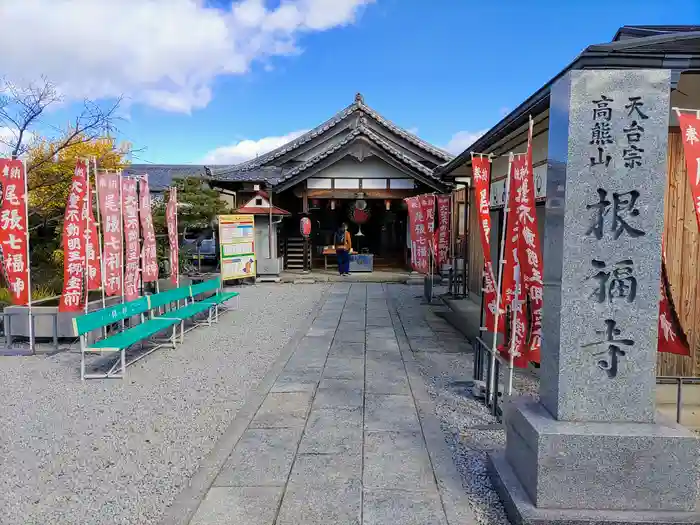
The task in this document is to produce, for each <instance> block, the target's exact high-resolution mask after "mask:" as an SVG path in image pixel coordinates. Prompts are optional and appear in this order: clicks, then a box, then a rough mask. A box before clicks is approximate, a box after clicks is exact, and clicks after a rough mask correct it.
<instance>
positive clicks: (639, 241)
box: [542, 71, 669, 422]
mask: <svg viewBox="0 0 700 525" xmlns="http://www.w3.org/2000/svg"><path fill="white" fill-rule="evenodd" d="M587 73H588V72H585V71H583V72H581V73H580V74H578V75H575V76H572V81H571V105H570V109H569V141H568V162H567V168H566V178H565V180H564V181H562V182H564V183H565V187H566V194H565V206H564V235H563V239H562V243H563V247H562V252H563V253H562V259H563V260H562V282H561V310H560V312H558V314H559V316H560V319H559V329H560V334H559V335H560V341H557V342H556V343H554V344H559V356H558V357H559V360H558V361H559V362H558V366H559V372H558V373H559V376H558V383H557V384H556V385H555V387H554V388H549V387H545V391H544V393H543V396H542V399H543V402H544V404H545V406H547V407H548V408H549V409H550V411H551V412H552V413H553V414H555V415H556V416H557V418H558V419H562V420H571V421H638V422H650V421H653V418H654V398H653V395H652V389H653V385H654V374H655V362H656V345H657V333H656V330H657V326H658V308H659V279H660V257H661V234H662V229H663V201H664V190H665V180H664V177H661V176H659V174H663V173H665V170H666V144H667V140H668V115H669V89H668V74H667V72H663V71H659V72H644V74H641V73H640V72H635V71H629V72H626V73H625V74H624V75H622V76H621V75H620V72H617V71H611V72H606V71H596V72H595V74H593V73H590V74H587ZM622 407H624V409H623V408H622Z"/></svg>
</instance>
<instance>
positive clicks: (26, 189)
mask: <svg viewBox="0 0 700 525" xmlns="http://www.w3.org/2000/svg"><path fill="white" fill-rule="evenodd" d="M21 162H22V168H23V169H22V171H23V172H24V218H25V221H26V225H25V226H26V231H25V233H26V235H27V239H26V243H27V292H28V295H27V316H28V317H27V319H28V321H29V328H28V330H27V333H28V334H29V351H30V352H31V353H32V354H35V353H36V350H35V348H34V322H33V318H32V257H31V253H30V251H29V174H28V173H27V164H26V163H25V162H24V161H21Z"/></svg>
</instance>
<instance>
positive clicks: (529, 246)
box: [515, 127, 544, 363]
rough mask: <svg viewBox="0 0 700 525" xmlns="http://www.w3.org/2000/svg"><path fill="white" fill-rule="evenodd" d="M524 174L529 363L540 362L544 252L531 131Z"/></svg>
mask: <svg viewBox="0 0 700 525" xmlns="http://www.w3.org/2000/svg"><path fill="white" fill-rule="evenodd" d="M524 170H525V171H524V172H523V174H522V182H521V191H520V193H519V194H518V195H516V196H515V201H516V203H517V205H518V208H517V215H518V221H519V222H520V228H521V242H522V253H523V256H522V277H523V286H524V292H525V295H526V296H527V297H529V298H530V339H529V355H528V359H529V360H530V361H533V362H535V363H539V362H540V350H541V348H542V307H543V306H544V303H543V292H544V288H543V287H544V284H543V281H542V249H541V248H540V234H539V230H538V225H537V214H536V213H535V176H534V170H533V168H532V127H530V131H529V133H528V142H527V154H526V155H525V166H524Z"/></svg>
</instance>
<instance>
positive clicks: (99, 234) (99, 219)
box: [92, 157, 107, 308]
mask: <svg viewBox="0 0 700 525" xmlns="http://www.w3.org/2000/svg"><path fill="white" fill-rule="evenodd" d="M92 162H93V166H94V171H95V200H96V201H97V225H96V226H97V245H98V246H97V249H98V250H99V252H100V272H101V275H100V280H101V281H102V282H101V284H102V308H106V307H107V299H106V297H105V294H106V288H107V286H106V283H105V257H104V255H105V254H104V247H103V246H102V213H101V211H100V188H99V184H98V183H97V157H92Z"/></svg>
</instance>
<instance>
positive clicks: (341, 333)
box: [334, 321, 365, 343]
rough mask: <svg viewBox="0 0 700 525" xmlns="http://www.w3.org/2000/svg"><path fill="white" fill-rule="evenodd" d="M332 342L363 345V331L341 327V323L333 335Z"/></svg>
mask: <svg viewBox="0 0 700 525" xmlns="http://www.w3.org/2000/svg"><path fill="white" fill-rule="evenodd" d="M334 341H341V342H345V343H364V342H365V331H364V329H362V330H355V329H354V328H348V327H346V326H343V323H342V321H341V324H340V326H339V327H338V331H337V332H336V333H335V339H334Z"/></svg>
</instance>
